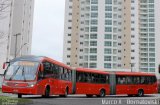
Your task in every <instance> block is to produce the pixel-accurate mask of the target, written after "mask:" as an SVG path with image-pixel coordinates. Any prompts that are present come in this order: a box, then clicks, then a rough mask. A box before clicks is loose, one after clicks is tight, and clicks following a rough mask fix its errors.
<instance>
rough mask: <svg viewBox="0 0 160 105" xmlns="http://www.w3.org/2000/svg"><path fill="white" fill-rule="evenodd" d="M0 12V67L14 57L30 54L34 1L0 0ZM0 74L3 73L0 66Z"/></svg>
mask: <svg viewBox="0 0 160 105" xmlns="http://www.w3.org/2000/svg"><path fill="white" fill-rule="evenodd" d="M0 10H2V11H0V32H1V33H2V34H3V35H4V37H2V38H0V42H3V44H1V46H0V65H2V64H3V62H6V61H9V60H10V59H13V58H14V57H17V56H21V55H28V54H30V53H31V41H32V26H33V11H34V0H0ZM17 34H19V35H18V36H17V44H16V43H15V40H16V37H15V35H17ZM4 40H5V41H4ZM15 48H16V50H15ZM0 73H3V71H2V66H0Z"/></svg>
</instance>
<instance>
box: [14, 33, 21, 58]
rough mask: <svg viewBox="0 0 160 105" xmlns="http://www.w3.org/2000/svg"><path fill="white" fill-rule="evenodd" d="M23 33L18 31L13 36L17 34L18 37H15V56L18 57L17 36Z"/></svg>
mask: <svg viewBox="0 0 160 105" xmlns="http://www.w3.org/2000/svg"><path fill="white" fill-rule="evenodd" d="M20 35H21V34H20V33H18V34H15V35H13V36H15V37H16V39H15V53H14V54H15V55H14V57H15V58H16V56H17V38H18V36H20Z"/></svg>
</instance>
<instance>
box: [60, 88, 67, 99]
mask: <svg viewBox="0 0 160 105" xmlns="http://www.w3.org/2000/svg"><path fill="white" fill-rule="evenodd" d="M68 90H69V89H68V88H66V90H65V93H64V95H59V96H60V97H67V96H68Z"/></svg>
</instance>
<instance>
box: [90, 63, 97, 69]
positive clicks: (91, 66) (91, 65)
mask: <svg viewBox="0 0 160 105" xmlns="http://www.w3.org/2000/svg"><path fill="white" fill-rule="evenodd" d="M89 67H90V68H97V64H96V63H90V64H89Z"/></svg>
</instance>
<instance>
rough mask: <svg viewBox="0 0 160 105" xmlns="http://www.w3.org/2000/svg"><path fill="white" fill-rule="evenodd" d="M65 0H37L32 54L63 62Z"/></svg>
mask: <svg viewBox="0 0 160 105" xmlns="http://www.w3.org/2000/svg"><path fill="white" fill-rule="evenodd" d="M64 12H65V0H35V8H34V19H33V36H32V54H33V55H38V56H47V57H51V58H53V59H55V60H58V61H62V57H63V33H64Z"/></svg>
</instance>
